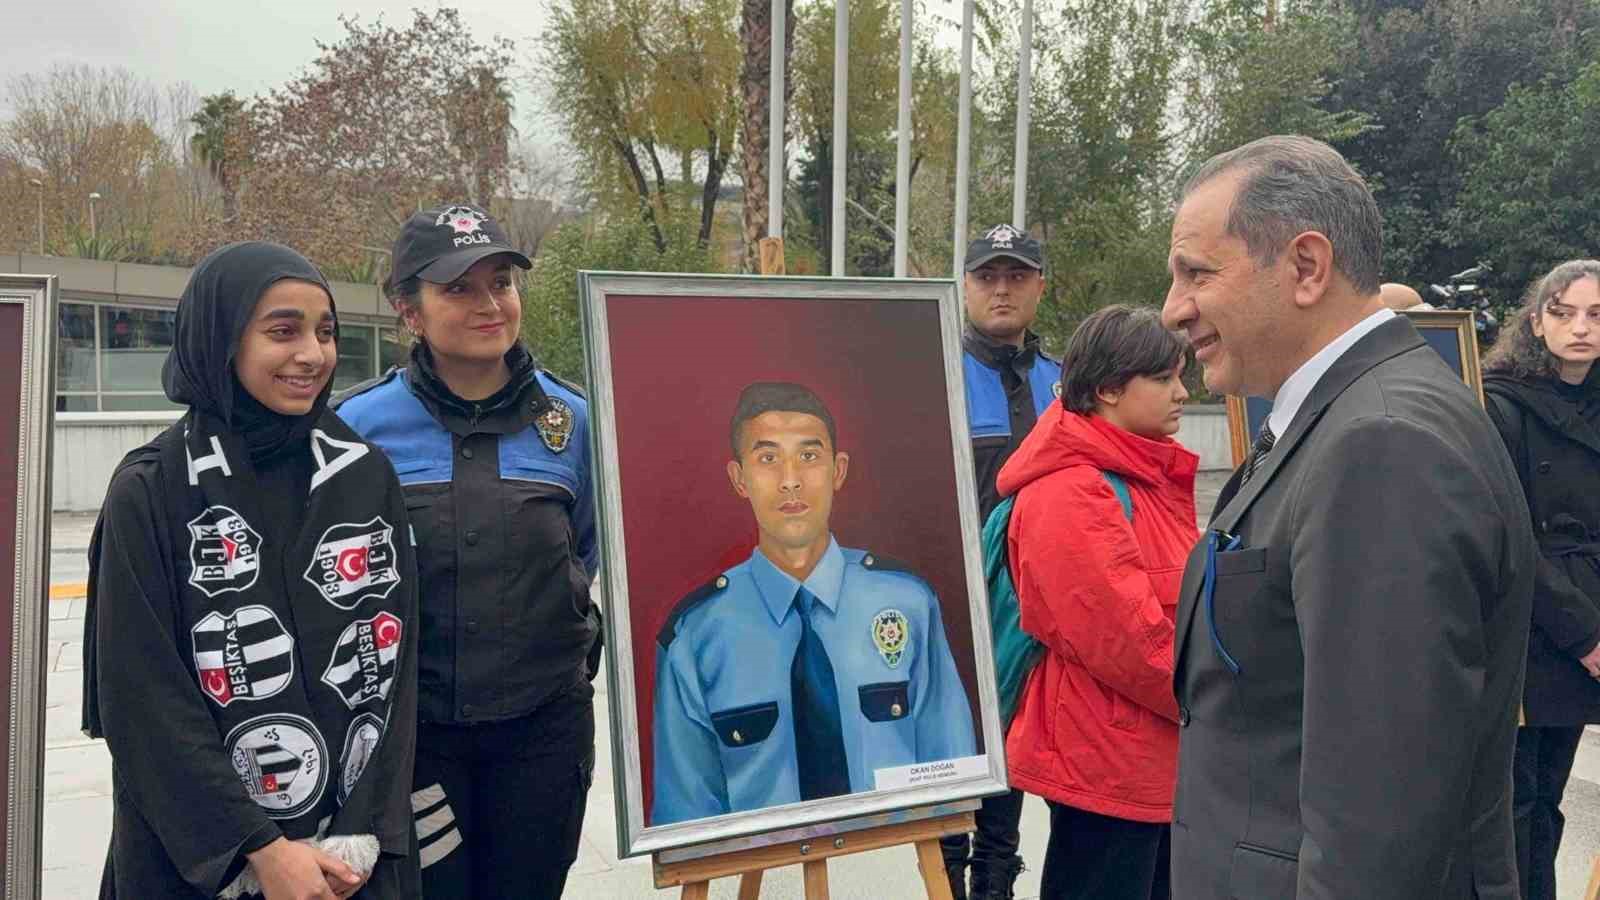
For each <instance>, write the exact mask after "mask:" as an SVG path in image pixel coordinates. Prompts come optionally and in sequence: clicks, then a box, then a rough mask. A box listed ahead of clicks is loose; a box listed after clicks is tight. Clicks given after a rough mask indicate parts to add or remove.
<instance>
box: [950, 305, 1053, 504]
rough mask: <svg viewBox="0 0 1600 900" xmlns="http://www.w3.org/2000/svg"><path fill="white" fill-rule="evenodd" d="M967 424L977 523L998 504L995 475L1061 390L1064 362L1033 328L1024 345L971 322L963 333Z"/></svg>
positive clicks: (998, 493) (962, 346) (1024, 340)
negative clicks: (1050, 352) (997, 338)
mask: <svg viewBox="0 0 1600 900" xmlns="http://www.w3.org/2000/svg"><path fill="white" fill-rule="evenodd" d="M961 349H962V350H963V351H964V352H963V354H962V371H963V375H964V376H965V379H966V397H967V427H968V429H969V430H970V431H971V434H972V468H973V477H974V478H975V479H976V481H977V485H978V525H979V527H982V525H983V523H984V522H986V521H988V519H989V513H990V512H992V511H993V510H994V508H995V507H996V506H998V505H999V504H1000V492H999V490H998V489H997V488H996V487H995V484H994V480H995V476H996V475H998V474H999V473H1000V467H1001V466H1003V465H1005V464H1006V460H1008V459H1010V458H1011V454H1012V452H1014V451H1015V450H1016V449H1017V447H1018V446H1020V445H1021V444H1022V439H1023V438H1025V437H1027V436H1028V432H1030V431H1032V430H1033V426H1034V423H1035V422H1037V421H1038V419H1039V414H1040V413H1042V412H1044V410H1045V407H1047V406H1049V405H1050V404H1051V402H1053V401H1054V400H1055V398H1056V397H1059V396H1060V395H1061V364H1060V363H1058V362H1056V361H1055V360H1053V359H1051V358H1050V357H1048V356H1045V355H1044V351H1043V350H1041V349H1040V348H1039V336H1038V335H1036V334H1033V333H1032V332H1029V333H1028V335H1027V337H1026V338H1024V339H1023V343H1022V346H1021V347H1020V348H1018V347H1014V346H1012V345H1010V344H1002V343H999V342H997V341H994V340H993V339H991V338H989V337H987V336H985V335H984V334H983V333H981V332H979V331H978V330H977V329H976V328H973V327H972V325H971V323H968V324H967V326H966V328H965V330H964V331H963V332H962V334H961Z"/></svg>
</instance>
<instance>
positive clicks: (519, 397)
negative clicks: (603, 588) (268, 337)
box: [334, 344, 600, 723]
mask: <svg viewBox="0 0 1600 900" xmlns="http://www.w3.org/2000/svg"><path fill="white" fill-rule="evenodd" d="M507 363H508V364H509V365H511V369H512V378H511V382H510V384H508V385H507V387H506V388H505V389H503V390H502V391H501V392H500V393H498V394H496V395H495V396H493V397H490V398H488V399H486V400H483V401H480V402H478V403H469V402H466V401H463V400H461V399H459V398H457V397H455V396H454V395H453V394H451V393H450V390H449V388H447V387H446V386H445V385H444V383H443V382H442V381H441V380H439V378H438V377H437V376H436V375H434V374H433V372H432V366H431V358H430V356H429V354H428V353H427V351H426V350H425V349H422V348H420V347H419V348H418V352H414V353H413V354H412V357H411V365H410V366H408V367H407V368H405V369H398V368H396V369H391V370H390V371H389V372H388V373H387V374H386V375H384V376H383V377H381V378H378V379H376V380H374V381H371V382H367V383H365V384H361V385H357V386H356V387H354V388H351V389H350V390H349V391H348V392H346V393H344V394H341V395H340V396H339V397H338V398H337V399H336V400H335V403H334V408H335V409H336V411H337V412H338V413H339V415H340V416H341V417H342V418H343V419H344V420H345V421H346V422H348V423H349V424H350V427H351V428H353V429H355V430H356V432H358V433H359V434H360V435H361V436H362V437H364V438H366V439H367V440H368V441H371V442H372V443H373V444H376V445H377V446H378V447H380V448H382V449H383V451H384V452H385V453H386V454H388V456H389V459H390V461H391V462H393V463H394V468H395V473H396V474H397V475H399V476H400V483H401V485H402V487H403V488H404V490H405V497H406V510H407V512H408V513H409V514H410V517H411V525H412V528H413V529H415V532H416V541H417V568H418V572H419V575H420V581H421V596H420V597H419V606H420V608H421V619H422V628H421V629H420V635H421V644H420V646H419V648H418V649H419V659H418V665H417V671H418V702H417V717H418V719H420V720H421V721H423V722H433V723H468V722H483V721H495V720H502V719H509V718H514V717H517V716H522V715H526V714H528V713H530V712H532V711H533V710H535V709H536V708H538V707H539V706H540V705H541V704H543V703H544V702H545V701H546V700H549V699H551V698H553V697H555V696H557V695H559V694H561V693H563V692H565V691H568V690H571V689H573V688H575V687H577V686H578V685H581V684H583V683H584V681H585V680H586V679H587V677H588V674H589V672H588V663H587V658H588V655H589V653H590V651H591V650H593V649H597V642H598V640H599V633H600V627H599V613H598V611H597V610H595V609H594V607H593V604H592V603H591V602H590V599H589V584H590V582H591V580H592V576H593V575H594V573H595V572H596V570H597V568H598V564H599V551H598V547H597V544H596V541H595V529H594V506H593V500H592V491H591V478H590V472H589V448H588V404H587V402H586V401H585V400H584V398H583V396H582V395H581V394H580V393H579V392H578V391H577V390H576V389H575V388H573V387H571V386H569V385H567V384H565V383H563V382H561V381H558V380H557V379H556V378H554V377H553V376H551V375H550V374H549V373H548V372H545V371H543V370H542V369H538V368H536V367H535V366H534V364H533V361H532V359H531V357H529V355H528V352H527V350H525V349H524V348H523V347H522V346H521V344H518V345H517V346H516V347H513V348H512V350H511V352H510V353H509V354H508V355H507Z"/></svg>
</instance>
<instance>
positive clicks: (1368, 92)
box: [1325, 0, 1600, 284]
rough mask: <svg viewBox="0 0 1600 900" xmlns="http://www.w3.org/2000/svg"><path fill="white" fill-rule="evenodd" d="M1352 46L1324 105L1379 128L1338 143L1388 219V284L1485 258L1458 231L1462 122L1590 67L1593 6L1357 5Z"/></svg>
mask: <svg viewBox="0 0 1600 900" xmlns="http://www.w3.org/2000/svg"><path fill="white" fill-rule="evenodd" d="M1357 15H1358V19H1357V23H1358V30H1357V42H1356V46H1355V48H1354V52H1352V53H1350V54H1349V55H1348V56H1347V57H1345V59H1346V60H1347V61H1346V63H1345V64H1344V65H1342V66H1341V67H1340V69H1339V77H1338V78H1337V80H1336V81H1335V82H1334V83H1333V91H1332V93H1331V94H1330V95H1329V97H1328V98H1327V101H1326V104H1325V105H1326V107H1327V108H1328V109H1330V110H1340V111H1348V110H1359V111H1362V112H1366V113H1369V114H1371V115H1372V116H1373V119H1374V123H1375V124H1376V125H1377V126H1378V127H1377V128H1372V129H1368V130H1365V131H1363V132H1362V133H1360V134H1358V135H1356V136H1355V137H1353V138H1350V139H1348V140H1344V141H1340V142H1338V143H1337V144H1336V146H1338V147H1339V149H1340V150H1341V151H1343V152H1344V154H1345V156H1346V157H1347V158H1348V159H1349V160H1350V161H1351V163H1352V164H1354V165H1355V166H1356V167H1357V168H1358V169H1360V170H1361V171H1362V172H1363V173H1364V174H1365V175H1366V176H1367V177H1368V178H1369V179H1370V180H1371V182H1372V183H1373V185H1374V188H1375V191H1374V192H1375V194H1376V196H1377V199H1378V205H1379V208H1380V209H1381V210H1382V211H1383V214H1384V258H1385V266H1386V269H1387V271H1386V272H1385V278H1386V279H1388V280H1394V281H1404V282H1407V283H1410V284H1421V283H1426V282H1427V281H1429V280H1434V281H1437V280H1439V279H1440V278H1441V277H1443V276H1444V275H1445V274H1448V273H1450V272H1454V271H1457V270H1459V269H1462V268H1466V267H1467V266H1469V265H1471V264H1472V263H1473V261H1474V260H1475V259H1476V258H1477V257H1478V256H1479V255H1480V254H1482V253H1483V252H1484V251H1485V249H1487V248H1484V247H1480V246H1473V245H1472V244H1471V243H1470V242H1469V241H1466V240H1464V239H1463V235H1461V234H1459V233H1457V232H1456V230H1455V229H1454V228H1453V227H1452V222H1454V221H1456V220H1457V218H1458V217H1457V216H1456V214H1455V212H1454V211H1455V207H1456V203H1457V198H1458V194H1459V192H1460V190H1461V189H1462V169H1461V165H1460V164H1461V163H1462V162H1463V161H1464V160H1463V158H1462V157H1460V156H1457V155H1452V154H1451V153H1450V152H1449V150H1448V146H1449V141H1450V137H1451V135H1452V134H1454V133H1455V132H1456V129H1457V128H1458V126H1459V125H1460V123H1461V120H1462V119H1467V118H1477V117H1480V116H1483V115H1485V114H1487V113H1489V112H1490V111H1491V110H1493V109H1495V108H1496V107H1498V106H1500V105H1501V103H1502V102H1504V101H1505V98H1506V94H1507V91H1508V89H1509V88H1510V87H1511V86H1512V85H1513V84H1538V83H1540V82H1542V81H1543V80H1544V79H1545V78H1546V77H1550V76H1554V77H1556V78H1557V79H1559V80H1566V79H1570V78H1571V77H1572V75H1573V73H1575V72H1576V71H1577V69H1578V68H1579V67H1580V66H1581V65H1583V64H1585V63H1587V62H1589V61H1591V60H1593V59H1594V58H1595V56H1594V55H1595V49H1596V47H1595V43H1594V42H1595V38H1596V37H1597V36H1600V4H1596V3H1595V2H1593V0H1426V2H1405V3H1397V2H1376V0H1369V2H1366V3H1362V4H1358V7H1357Z"/></svg>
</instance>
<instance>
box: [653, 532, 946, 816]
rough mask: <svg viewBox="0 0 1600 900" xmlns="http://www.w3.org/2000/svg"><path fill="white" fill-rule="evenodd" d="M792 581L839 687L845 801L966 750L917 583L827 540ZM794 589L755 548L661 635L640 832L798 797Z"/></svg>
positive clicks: (692, 599)
mask: <svg viewBox="0 0 1600 900" xmlns="http://www.w3.org/2000/svg"><path fill="white" fill-rule="evenodd" d="M804 586H805V587H806V588H807V589H808V590H809V591H811V593H812V594H813V595H815V596H816V598H817V600H818V604H817V608H816V609H815V610H814V611H813V613H812V627H813V628H815V629H816V632H817V634H818V636H819V637H820V638H821V639H822V642H823V645H824V646H825V647H826V648H827V651H828V656H829V659H830V662H831V663H832V665H833V671H834V678H835V681H836V682H837V684H838V696H839V719H840V724H841V725H842V726H843V733H844V747H845V756H846V758H847V759H848V760H849V766H850V773H849V774H850V789H851V791H852V792H855V791H870V790H873V789H874V785H875V778H874V773H875V772H876V771H877V770H878V769H881V768H887V767H894V766H905V765H911V764H913V763H920V762H932V761H936V760H946V759H955V758H959V757H965V756H971V755H973V754H974V753H976V752H977V751H976V750H975V747H976V740H975V739H974V736H973V728H972V710H971V707H970V706H969V705H968V703H967V694H966V691H965V689H964V688H963V687H962V684H961V679H960V677H959V676H958V675H957V674H956V667H955V660H954V658H953V657H951V655H950V645H949V644H948V643H946V641H945V633H944V622H943V619H942V617H941V616H940V612H939V601H938V598H937V597H935V596H934V593H933V589H932V588H930V587H929V586H928V583H927V582H925V581H923V580H922V579H921V578H919V577H918V576H917V575H915V574H914V573H912V572H910V571H909V570H907V569H906V568H905V567H904V566H902V565H900V564H898V563H895V562H893V561H890V560H887V559H883V558H881V557H878V556H875V555H873V554H871V553H867V552H865V551H862V550H850V549H842V548H840V547H839V545H838V543H837V542H830V543H829V545H828V549H827V551H826V552H825V553H824V554H823V557H822V559H821V560H820V561H819V562H818V563H817V567H816V569H815V570H814V571H812V573H811V575H810V576H809V577H807V578H806V580H805V582H804ZM800 587H801V582H799V581H796V580H795V579H794V578H793V577H792V576H790V575H788V574H787V573H785V572H783V571H782V570H780V569H779V568H778V567H777V566H775V565H773V564H772V563H771V562H770V561H769V560H768V559H767V558H766V557H765V556H764V555H762V553H761V551H760V550H756V551H755V552H754V553H753V554H751V556H750V559H749V560H747V561H745V562H743V563H741V564H739V565H737V566H735V567H733V568H732V569H729V570H727V571H726V572H724V573H723V574H722V575H721V576H719V577H718V578H717V579H716V580H715V581H713V582H712V583H711V584H709V585H706V586H705V587H704V588H701V589H700V590H698V591H695V592H694V593H692V594H690V595H689V596H688V597H686V598H684V600H683V601H682V602H681V603H679V604H678V606H677V607H676V608H675V609H674V610H673V612H672V614H671V616H670V617H669V619H668V621H667V623H666V625H665V626H663V627H662V629H661V633H660V635H659V638H658V647H657V651H656V699H655V717H654V726H655V779H654V783H655V801H654V804H653V807H652V813H651V824H652V825H665V824H669V823H672V822H682V821H686V820H690V819H700V818H705V817H707V816H716V815H722V814H724V813H731V812H742V811H746V810H753V809H763V808H766V807H769V806H777V805H780V804H784V803H798V802H800V787H799V772H798V769H797V763H796V757H795V752H796V750H795V726H794V718H793V714H792V704H791V689H790V662H791V661H792V660H793V659H794V656H795V650H796V648H797V647H798V645H799V641H800V635H801V628H802V626H801V624H800V621H799V615H798V614H797V613H796V612H795V610H794V608H793V606H792V604H793V603H794V597H795V594H796V592H797V591H798V590H799V589H800ZM882 626H891V627H889V628H888V629H887V630H885V628H883V627H882Z"/></svg>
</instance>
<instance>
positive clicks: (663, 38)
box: [542, 0, 742, 253]
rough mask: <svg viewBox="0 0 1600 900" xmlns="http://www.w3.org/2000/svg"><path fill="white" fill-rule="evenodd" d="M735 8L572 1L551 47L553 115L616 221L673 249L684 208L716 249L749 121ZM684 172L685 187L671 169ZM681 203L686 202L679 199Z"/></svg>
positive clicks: (558, 14)
mask: <svg viewBox="0 0 1600 900" xmlns="http://www.w3.org/2000/svg"><path fill="white" fill-rule="evenodd" d="M737 19H738V9H737V5H736V3H735V2H734V0H706V2H701V3H691V2H688V0H560V2H557V3H556V4H555V5H554V6H553V7H552V8H551V23H550V26H549V28H548V29H547V30H546V32H545V34H544V36H543V38H542V47H543V56H542V62H543V65H544V69H545V71H546V72H547V73H549V79H550V81H549V89H550V93H551V110H552V112H553V113H554V114H555V116H556V118H557V119H558V120H559V121H560V123H561V128H562V131H563V132H564V133H565V136H566V138H567V140H568V142H569V143H570V144H571V145H572V149H573V151H574V152H575V153H576V154H577V155H578V156H579V158H581V159H582V160H583V162H584V170H585V172H586V173H587V179H586V180H587V182H588V184H587V187H588V188H589V189H590V191H591V192H592V193H593V194H594V195H595V196H596V197H597V198H598V199H599V200H600V202H601V204H602V206H603V207H604V208H606V209H607V210H608V211H610V212H622V211H628V212H629V213H630V214H632V215H637V216H638V218H639V219H640V221H642V222H643V223H644V224H645V225H646V227H647V229H648V234H649V237H650V239H651V241H652V242H653V243H654V244H655V247H656V251H657V252H658V253H665V252H667V251H668V247H667V238H668V235H669V233H670V232H672V231H673V230H674V229H673V227H672V226H671V225H670V223H669V222H667V221H666V220H667V219H668V218H669V214H670V213H671V210H672V207H673V206H675V205H681V206H683V207H685V209H692V208H697V209H698V215H697V218H698V227H697V230H696V231H695V233H694V240H695V242H696V243H698V244H699V245H700V246H701V247H705V246H707V245H709V243H710V241H711V235H712V230H713V225H714V221H715V217H716V205H717V201H718V200H719V199H720V195H721V191H722V179H723V176H724V175H725V174H726V172H727V168H728V165H729V162H730V160H731V157H732V153H733V149H734V139H735V133H736V130H737V126H738V122H739V110H740V106H739V78H738V73H739V64H740V60H741V58H742V54H741V52H740V47H739V40H738V28H737V24H736V21H737ZM673 159H676V161H677V163H678V168H679V178H678V182H677V186H676V187H674V186H673V185H672V183H671V182H670V181H669V179H668V176H667V170H668V168H669V166H670V164H671V162H672V160H673ZM675 194H677V195H681V197H682V201H683V202H682V203H681V204H680V203H679V202H678V200H676V199H675V198H674V195H675Z"/></svg>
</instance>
